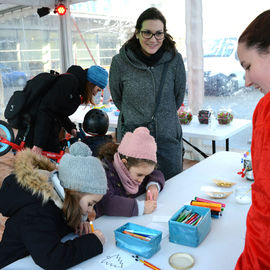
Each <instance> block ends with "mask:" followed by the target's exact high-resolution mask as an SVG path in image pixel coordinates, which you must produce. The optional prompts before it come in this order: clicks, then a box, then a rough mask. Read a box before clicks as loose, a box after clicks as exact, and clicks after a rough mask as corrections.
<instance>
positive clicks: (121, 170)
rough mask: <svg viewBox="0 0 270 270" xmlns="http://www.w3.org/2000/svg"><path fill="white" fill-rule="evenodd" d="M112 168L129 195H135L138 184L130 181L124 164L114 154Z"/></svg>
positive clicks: (116, 154) (117, 155)
mask: <svg viewBox="0 0 270 270" xmlns="http://www.w3.org/2000/svg"><path fill="white" fill-rule="evenodd" d="M113 166H114V168H115V170H116V172H117V174H118V176H119V178H120V180H121V182H122V184H123V186H124V188H125V190H126V191H127V192H128V193H129V194H136V193H137V192H138V191H139V185H140V184H139V183H138V182H137V181H134V180H133V179H131V177H130V174H129V171H128V169H127V167H126V166H125V164H124V163H123V162H122V160H121V158H120V156H119V153H118V152H116V153H115V154H114V159H113Z"/></svg>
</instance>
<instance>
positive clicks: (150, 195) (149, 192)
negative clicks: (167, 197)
mask: <svg viewBox="0 0 270 270" xmlns="http://www.w3.org/2000/svg"><path fill="white" fill-rule="evenodd" d="M147 192H148V194H149V197H150V201H153V196H152V193H151V191H150V190H149V189H148V191H147Z"/></svg>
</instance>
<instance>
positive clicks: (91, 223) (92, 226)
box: [90, 220, 95, 232]
mask: <svg viewBox="0 0 270 270" xmlns="http://www.w3.org/2000/svg"><path fill="white" fill-rule="evenodd" d="M90 227H91V230H92V232H94V231H95V230H94V225H93V222H92V220H91V221H90Z"/></svg>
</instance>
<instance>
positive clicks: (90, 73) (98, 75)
mask: <svg viewBox="0 0 270 270" xmlns="http://www.w3.org/2000/svg"><path fill="white" fill-rule="evenodd" d="M86 79H87V81H89V82H91V83H93V84H94V85H96V86H98V87H100V88H101V89H104V88H105V87H106V85H107V83H108V72H107V70H106V69H104V68H103V67H101V66H91V67H90V68H89V69H88V70H87V75H86Z"/></svg>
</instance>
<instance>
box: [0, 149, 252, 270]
mask: <svg viewBox="0 0 270 270" xmlns="http://www.w3.org/2000/svg"><path fill="white" fill-rule="evenodd" d="M241 157H242V155H241V154H240V153H234V152H226V151H222V152H218V153H216V154H214V155H212V156H210V157H209V158H206V159H204V160H202V161H201V162H199V163H197V164H196V165H194V166H192V167H191V168H189V169H187V170H185V171H184V172H182V173H180V174H178V175H177V176H175V177H173V178H172V179H170V180H168V181H167V182H166V184H165V187H164V190H163V191H162V192H161V193H160V195H159V198H158V208H157V209H156V211H155V212H154V213H152V214H149V215H143V216H139V217H131V218H126V217H109V216H103V217H100V218H98V219H97V220H95V221H94V226H95V228H98V229H100V230H101V231H102V232H103V233H104V235H105V238H106V243H105V245H104V251H103V254H100V255H98V256H96V257H94V258H91V259H89V260H87V261H85V262H83V263H81V264H79V265H77V266H74V267H72V268H71V269H72V270H88V269H91V270H106V269H113V268H105V267H104V264H102V263H101V261H103V260H104V259H106V258H110V256H112V255H113V254H117V253H119V252H122V250H121V249H120V248H118V247H116V245H115V239H114V230H115V229H116V228H118V227H120V226H122V225H124V224H125V223H127V222H132V223H136V224H140V225H143V226H148V227H150V226H153V224H154V225H158V226H160V228H164V231H165V230H166V229H167V230H168V223H167V222H158V223H156V222H154V220H159V221H160V220H161V219H165V220H167V219H168V218H169V217H171V216H172V215H173V214H174V213H175V212H176V211H177V210H179V209H180V208H181V207H182V206H183V205H185V204H188V203H189V202H190V200H192V199H194V197H195V196H198V197H203V198H208V199H211V198H209V197H207V195H205V194H204V192H203V191H201V187H202V186H205V185H208V186H209V185H210V186H214V183H213V179H215V178H216V179H221V180H224V181H230V182H235V183H236V185H235V186H234V187H237V186H239V185H246V186H248V187H249V186H250V185H251V183H252V182H250V181H248V180H245V179H243V178H241V177H240V176H239V175H238V174H237V172H238V171H240V170H241V168H242V164H241ZM225 190H227V189H225ZM232 190H234V189H232ZM143 198H144V195H142V196H141V197H139V199H143ZM220 201H221V202H222V203H225V204H226V207H225V210H224V213H223V216H222V217H220V218H219V219H212V224H211V230H210V232H209V234H208V235H207V237H206V238H205V239H204V240H203V242H202V243H201V244H200V245H199V246H198V247H195V248H194V247H188V246H183V245H178V244H174V243H171V242H169V239H168V235H167V236H166V237H164V238H163V239H162V241H161V249H160V250H159V251H158V252H157V253H156V254H155V255H154V256H153V257H151V258H150V259H146V260H147V261H149V262H150V263H152V264H153V265H155V266H157V267H159V268H160V269H162V270H173V268H172V267H171V266H170V265H169V263H168V258H169V257H170V256H171V255H172V254H173V253H175V252H185V253H189V254H191V255H192V256H193V257H194V259H195V265H194V266H193V267H192V269H194V270H204V269H207V270H217V269H218V270H228V269H234V266H235V264H236V262H237V259H238V257H239V256H240V254H241V252H242V250H243V248H244V241H245V230H246V215H247V212H248V209H249V207H250V204H238V203H236V202H235V198H234V193H233V194H231V195H230V196H229V197H228V198H226V199H221V200H220ZM127 254H129V253H127ZM4 269H5V270H26V269H27V270H30V269H31V270H36V269H41V268H39V267H37V266H36V265H35V264H34V263H33V261H32V259H31V257H29V256H28V257H26V258H24V259H21V260H19V261H17V262H15V263H13V264H11V265H9V266H8V267H6V268H4ZM115 269H119V268H115ZM120 269H121V268H120ZM122 269H126V270H147V269H148V268H147V267H146V266H145V265H143V264H142V263H140V262H134V263H133V264H132V265H130V266H128V267H126V268H122Z"/></svg>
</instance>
